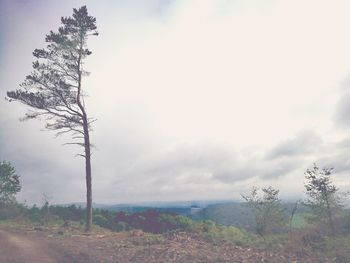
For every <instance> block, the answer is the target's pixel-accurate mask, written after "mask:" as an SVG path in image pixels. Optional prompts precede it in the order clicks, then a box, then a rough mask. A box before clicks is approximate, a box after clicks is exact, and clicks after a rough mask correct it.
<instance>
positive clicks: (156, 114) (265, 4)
mask: <svg viewBox="0 0 350 263" xmlns="http://www.w3.org/2000/svg"><path fill="white" fill-rule="evenodd" d="M85 4H86V5H87V8H88V11H89V13H90V14H91V15H93V16H95V17H96V18H97V27H98V31H99V33H100V35H99V36H98V37H94V38H91V39H90V40H89V47H90V49H91V50H92V52H93V54H92V55H91V56H90V57H89V58H88V60H87V62H86V64H85V67H86V69H87V70H88V71H90V72H91V75H90V76H89V77H87V78H86V79H84V82H83V88H84V89H85V90H86V91H87V93H88V94H89V97H88V99H87V101H86V102H87V110H88V114H89V115H90V116H93V117H95V118H97V119H98V121H97V122H96V123H94V127H93V128H94V131H93V133H92V135H91V137H92V141H93V143H94V144H95V145H96V149H94V153H93V156H92V158H93V159H92V161H93V199H94V202H97V203H126V202H142V201H179V200H203V199H239V197H240V194H241V193H247V192H248V191H249V190H250V189H251V187H252V186H258V187H264V186H268V185H272V186H274V187H276V188H278V189H280V193H281V196H282V197H283V198H299V197H302V195H303V191H304V189H303V183H304V171H305V169H306V168H308V167H311V166H312V164H313V163H314V162H316V163H317V164H319V165H320V166H321V167H323V166H333V167H334V168H335V173H334V176H333V180H334V182H335V183H336V184H337V186H339V187H340V188H341V190H343V191H346V190H350V180H349V172H350V159H349V157H350V33H349V32H350V16H349V12H350V2H349V1H347V0H344V1H342V0H333V1H323V0H280V1H278V0H265V1H261V0H256V1H247V0H232V1H230V0H213V1H207V0H198V1H195V0H194V1H191V0H186V1H180V0H179V1H176V0H144V1H142V0H138V1H136V0H135V1H68V0H65V1H44V0H36V1H19V0H0V94H1V96H0V97H1V98H0V160H7V161H11V162H12V163H13V164H14V166H15V167H16V169H17V172H18V174H19V175H20V176H21V181H22V185H23V188H22V192H21V193H20V194H19V200H20V201H26V202H27V203H29V204H32V203H38V204H40V203H41V200H42V196H43V194H45V195H47V196H49V197H50V200H51V202H52V203H66V202H79V201H85V181H84V180H85V175H84V160H83V159H82V158H78V157H76V158H75V157H74V155H75V153H77V152H78V151H79V150H80V149H77V148H74V147H71V146H62V143H64V142H66V141H68V140H69V137H61V138H58V139H54V134H53V133H50V132H45V131H41V130H42V129H43V127H44V123H43V122H40V120H32V121H26V122H20V121H19V118H20V117H21V116H23V114H24V113H25V112H26V110H27V109H26V108H25V106H23V105H20V104H18V103H9V102H7V101H5V99H4V97H5V95H6V91H8V90H14V89H17V88H18V87H19V86H18V85H19V84H20V83H21V82H22V81H23V80H24V78H25V76H26V75H27V74H29V73H30V72H31V65H32V61H34V57H33V56H32V51H33V50H34V49H35V48H42V47H45V42H44V38H45V34H47V33H48V32H49V31H50V30H54V31H55V30H57V28H58V26H59V23H60V17H61V16H70V15H71V14H72V8H74V7H76V8H77V7H80V6H82V5H85Z"/></svg>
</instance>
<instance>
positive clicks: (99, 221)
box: [92, 215, 108, 227]
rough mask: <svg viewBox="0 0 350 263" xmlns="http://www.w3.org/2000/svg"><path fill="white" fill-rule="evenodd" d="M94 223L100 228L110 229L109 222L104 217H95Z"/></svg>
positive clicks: (93, 218)
mask: <svg viewBox="0 0 350 263" xmlns="http://www.w3.org/2000/svg"><path fill="white" fill-rule="evenodd" d="M92 222H93V223H94V224H95V225H98V226H100V227H108V220H107V219H106V218H105V217H104V216H102V215H94V216H93V217H92Z"/></svg>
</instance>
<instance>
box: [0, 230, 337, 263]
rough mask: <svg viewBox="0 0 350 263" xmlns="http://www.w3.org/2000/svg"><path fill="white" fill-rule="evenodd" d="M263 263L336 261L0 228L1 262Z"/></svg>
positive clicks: (152, 239) (182, 236)
mask: <svg viewBox="0 0 350 263" xmlns="http://www.w3.org/2000/svg"><path fill="white" fill-rule="evenodd" d="M27 262H28V263H32V262H33V263H39V262H40V263H63V262H65V263H97V262H105V263H112V262H120V263H139V262H140V263H141V262H142V263H144V262H148V263H161V262H164V263H168V262H184V263H187V262H189V263H199V262H201V263H224V262H231V263H233V262H237V263H238V262H240V263H257V262H271V263H274V262H276V263H277V262H278V263H283V262H289V263H290V262H293V263H297V262H332V261H330V260H327V259H323V260H321V259H317V261H315V259H307V258H303V259H297V258H296V257H295V256H293V255H287V254H285V253H284V254H279V253H273V252H267V251H260V250H257V249H255V248H247V247H240V246H235V245H232V244H225V243H222V244H213V243H212V242H209V241H207V240H205V239H203V238H202V237H200V236H198V235H196V234H190V233H177V234H171V235H165V236H164V235H163V236H154V235H147V234H145V233H143V232H141V231H136V232H125V233H111V232H106V233H103V234H101V233H99V234H91V235H84V234H82V233H74V232H72V231H67V230H65V231H62V230H59V229H54V230H53V229H50V230H48V229H37V230H35V229H14V228H10V229H9V228H4V227H0V263H27Z"/></svg>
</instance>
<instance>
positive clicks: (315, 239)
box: [0, 162, 350, 262]
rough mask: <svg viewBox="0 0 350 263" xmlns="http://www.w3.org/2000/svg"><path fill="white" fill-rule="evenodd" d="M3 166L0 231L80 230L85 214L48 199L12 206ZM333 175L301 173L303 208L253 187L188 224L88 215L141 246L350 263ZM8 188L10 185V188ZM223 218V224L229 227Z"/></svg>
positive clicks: (170, 218) (348, 221)
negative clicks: (173, 241) (196, 244)
mask: <svg viewBox="0 0 350 263" xmlns="http://www.w3.org/2000/svg"><path fill="white" fill-rule="evenodd" d="M0 164H1V165H0V168H1V169H0V172H1V174H0V175H1V180H2V182H7V183H4V184H2V185H4V186H6V187H3V189H2V192H1V194H2V195H3V197H2V199H1V202H0V223H1V225H3V226H12V227H15V228H20V226H21V225H22V226H23V225H26V226H32V227H33V228H34V229H50V228H51V229H59V230H58V232H59V233H61V234H62V235H65V234H67V233H68V234H69V233H73V232H74V231H75V232H78V233H81V232H83V231H84V219H85V215H86V210H85V208H82V207H79V206H76V205H69V206H57V205H50V204H49V203H48V202H47V201H45V202H44V204H43V205H41V206H40V207H39V206H36V205H34V206H32V207H29V206H27V205H24V204H19V203H17V202H16V200H15V195H16V193H17V192H18V191H19V190H20V183H19V177H18V176H17V175H16V173H15V170H14V168H13V167H12V166H11V164H9V163H6V162H2V163H0ZM4 167H5V168H4ZM331 171H332V170H331V169H319V168H318V167H317V166H316V165H315V166H314V167H313V168H312V169H311V170H307V171H306V177H305V178H306V184H305V189H306V196H307V198H306V200H304V202H297V203H295V204H283V203H282V202H281V200H280V199H279V197H278V194H279V191H278V190H277V189H274V188H273V187H267V188H263V189H261V191H260V192H259V189H257V188H253V190H252V191H251V193H250V194H248V195H242V197H243V199H244V202H243V203H242V204H221V205H215V206H211V207H208V208H207V209H203V210H202V211H201V212H200V213H197V214H195V215H193V216H192V218H191V217H189V216H184V215H179V214H177V213H174V212H165V211H160V210H157V209H148V210H142V211H137V212H123V211H111V210H106V209H93V224H94V227H93V229H95V230H97V231H100V232H101V231H102V232H103V231H112V232H121V233H126V232H128V233H135V235H142V236H143V237H144V238H143V239H142V240H143V241H142V242H143V243H142V244H143V245H145V246H151V245H154V244H158V243H162V242H163V241H164V240H165V239H167V238H168V237H169V236H174V235H175V236H176V235H179V234H181V233H187V234H186V235H189V236H191V238H196V237H197V238H199V239H204V240H206V242H209V243H211V244H212V245H213V246H223V244H231V245H234V246H240V247H242V248H243V247H246V248H255V249H259V250H264V251H273V252H274V253H282V254H283V253H284V254H283V255H285V256H286V255H287V254H288V255H291V254H292V255H294V256H293V258H299V259H303V260H305V262H307V258H313V259H315V260H316V259H317V258H322V257H326V258H332V259H334V260H335V261H336V262H350V253H349V251H350V216H349V211H348V210H346V209H344V206H343V202H342V200H344V199H342V198H341V197H344V196H345V195H344V194H341V193H340V192H339V190H338V188H336V187H335V186H334V185H333V183H332V181H331V178H330V176H331ZM11 176H12V177H11ZM11 178H12V179H11ZM9 182H11V183H12V184H13V185H12V186H11V187H9V185H10V183H9ZM6 191H7V193H5V192H6ZM5 197H6V198H5ZM233 214H236V215H237V214H239V215H240V216H241V217H236V219H235V220H233V221H232V222H231V223H230V222H229V220H228V219H229V218H230V215H233ZM208 218H210V219H211V220H208ZM220 219H222V220H226V225H224V224H222V222H220ZM103 229H105V230H103ZM135 231H136V232H135ZM137 231H138V232H137ZM132 235H134V234H132ZM182 238H184V236H182ZM135 242H136V241H135ZM139 245H140V244H139Z"/></svg>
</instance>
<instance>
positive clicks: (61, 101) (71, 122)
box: [7, 6, 98, 231]
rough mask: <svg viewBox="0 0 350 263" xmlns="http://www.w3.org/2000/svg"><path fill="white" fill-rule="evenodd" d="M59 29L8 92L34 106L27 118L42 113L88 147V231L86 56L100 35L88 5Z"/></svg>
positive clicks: (59, 131) (89, 220)
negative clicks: (92, 40) (90, 40)
mask: <svg viewBox="0 0 350 263" xmlns="http://www.w3.org/2000/svg"><path fill="white" fill-rule="evenodd" d="M61 23H62V26H61V27H59V29H58V32H57V33H54V32H53V31H50V33H49V34H48V35H47V36H46V42H47V43H48V45H47V47H46V48H45V49H35V50H34V52H33V55H34V56H35V57H36V58H37V60H36V61H34V62H33V72H32V73H31V74H30V75H28V76H27V77H26V79H25V81H24V82H23V83H22V84H21V85H20V87H21V88H20V89H18V90H16V91H9V92H7V97H8V99H9V100H10V101H18V102H21V103H23V104H25V105H27V106H29V107H30V108H31V110H30V111H29V112H28V113H27V114H26V115H25V117H24V118H23V119H34V118H38V117H42V118H44V119H45V120H46V129H48V130H55V131H57V136H58V135H62V134H65V133H70V134H71V135H72V139H74V140H75V141H72V142H69V143H67V144H76V145H79V146H82V147H83V148H84V152H83V153H81V154H79V155H81V156H83V157H84V158H85V168H86V169H85V170H86V189H87V203H86V204H87V207H86V231H90V230H91V224H92V189H91V144H90V136H89V131H90V128H91V126H90V125H91V123H92V122H93V119H91V118H89V117H88V115H87V112H86V106H85V103H84V94H85V93H84V92H83V87H82V78H83V76H85V75H87V72H86V71H84V70H83V64H84V63H83V62H84V59H85V58H86V57H87V56H89V55H90V54H91V51H90V50H89V49H88V48H87V39H88V37H89V36H91V35H97V34H98V33H97V31H96V18H94V17H92V16H89V15H88V12H87V8H86V6H83V7H81V8H79V9H75V8H74V9H73V16H72V17H62V18H61Z"/></svg>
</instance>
